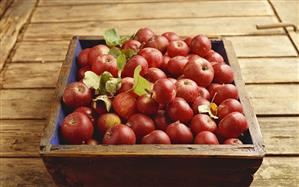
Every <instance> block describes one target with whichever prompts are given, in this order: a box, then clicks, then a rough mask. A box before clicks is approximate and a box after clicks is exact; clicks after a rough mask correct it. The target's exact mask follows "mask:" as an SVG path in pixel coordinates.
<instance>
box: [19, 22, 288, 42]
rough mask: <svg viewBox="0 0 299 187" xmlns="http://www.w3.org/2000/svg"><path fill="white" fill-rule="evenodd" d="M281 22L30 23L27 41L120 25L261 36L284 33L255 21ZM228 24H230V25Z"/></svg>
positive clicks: (125, 29) (122, 29)
mask: <svg viewBox="0 0 299 187" xmlns="http://www.w3.org/2000/svg"><path fill="white" fill-rule="evenodd" d="M276 22H278V21H277V19H276V18H275V17H218V18H190V19H183V18H180V19H172V20H171V19H159V21H157V20H134V21H130V20H126V21H102V22H99V21H97V22H88V21H83V22H75V23H35V24H29V26H28V28H27V30H26V31H25V34H24V40H61V39H67V40H69V39H70V38H71V37H72V36H73V35H95V36H98V35H102V34H103V33H104V31H105V30H107V29H109V28H117V29H118V31H119V33H121V34H123V35H124V34H129V35H131V34H133V33H135V32H136V31H137V30H138V29H139V28H141V27H144V26H145V25H146V26H147V27H150V28H152V29H153V30H154V31H155V32H156V33H160V34H162V33H163V32H166V31H175V32H177V33H178V34H180V35H196V34H206V35H210V36H215V35H258V34H281V33H283V30H282V29H270V30H257V29H256V24H267V23H268V24H269V23H276ZM244 23H246V24H244ZM228 25H229V26H228Z"/></svg>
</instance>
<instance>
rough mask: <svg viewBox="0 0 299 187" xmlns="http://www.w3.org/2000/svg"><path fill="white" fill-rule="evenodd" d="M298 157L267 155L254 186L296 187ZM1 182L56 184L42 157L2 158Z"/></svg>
mask: <svg viewBox="0 0 299 187" xmlns="http://www.w3.org/2000/svg"><path fill="white" fill-rule="evenodd" d="M298 163H299V158H298V157H266V158H265V159H264V161H263V164H262V166H261V168H260V169H259V170H258V171H257V173H256V174H255V178H254V181H253V183H252V186H253V187H264V186H275V187H276V186H277V187H280V186H281V187H284V186H290V187H295V186H296V185H297V184H298V183H299V178H298V175H297V173H298V170H299V164H298ZM0 164H1V167H0V174H1V175H0V179H1V180H0V181H1V182H0V184H5V185H6V186H26V185H27V186H34V185H38V186H54V183H53V181H52V179H51V177H50V176H49V174H48V173H47V171H46V169H45V167H44V165H43V162H42V160H41V159H37V158H1V159H0Z"/></svg>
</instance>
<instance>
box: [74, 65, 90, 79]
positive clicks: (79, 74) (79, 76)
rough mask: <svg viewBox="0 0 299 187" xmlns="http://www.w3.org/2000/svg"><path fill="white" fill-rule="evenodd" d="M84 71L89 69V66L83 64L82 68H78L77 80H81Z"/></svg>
mask: <svg viewBox="0 0 299 187" xmlns="http://www.w3.org/2000/svg"><path fill="white" fill-rule="evenodd" d="M86 71H91V67H90V66H83V67H82V68H80V69H79V70H78V72H77V80H82V79H83V78H84V74H85V72H86Z"/></svg>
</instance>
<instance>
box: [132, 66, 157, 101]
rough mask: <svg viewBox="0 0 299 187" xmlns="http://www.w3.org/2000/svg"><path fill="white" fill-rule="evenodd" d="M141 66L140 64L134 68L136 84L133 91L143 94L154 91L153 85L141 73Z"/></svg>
mask: <svg viewBox="0 0 299 187" xmlns="http://www.w3.org/2000/svg"><path fill="white" fill-rule="evenodd" d="M140 72H141V66H140V65H138V66H137V67H136V68H135V70H134V86H133V91H134V93H136V94H137V95H139V96H141V95H144V94H146V93H148V92H151V91H152V88H153V85H152V83H150V82H149V81H148V80H146V79H145V78H143V77H142V76H141V75H140Z"/></svg>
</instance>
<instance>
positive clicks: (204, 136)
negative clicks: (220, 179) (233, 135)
mask: <svg viewBox="0 0 299 187" xmlns="http://www.w3.org/2000/svg"><path fill="white" fill-rule="evenodd" d="M194 143H195V144H219V141H218V139H217V137H216V135H215V134H214V133H212V132H210V131H202V132H200V133H198V134H197V135H196V136H195V139H194Z"/></svg>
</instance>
